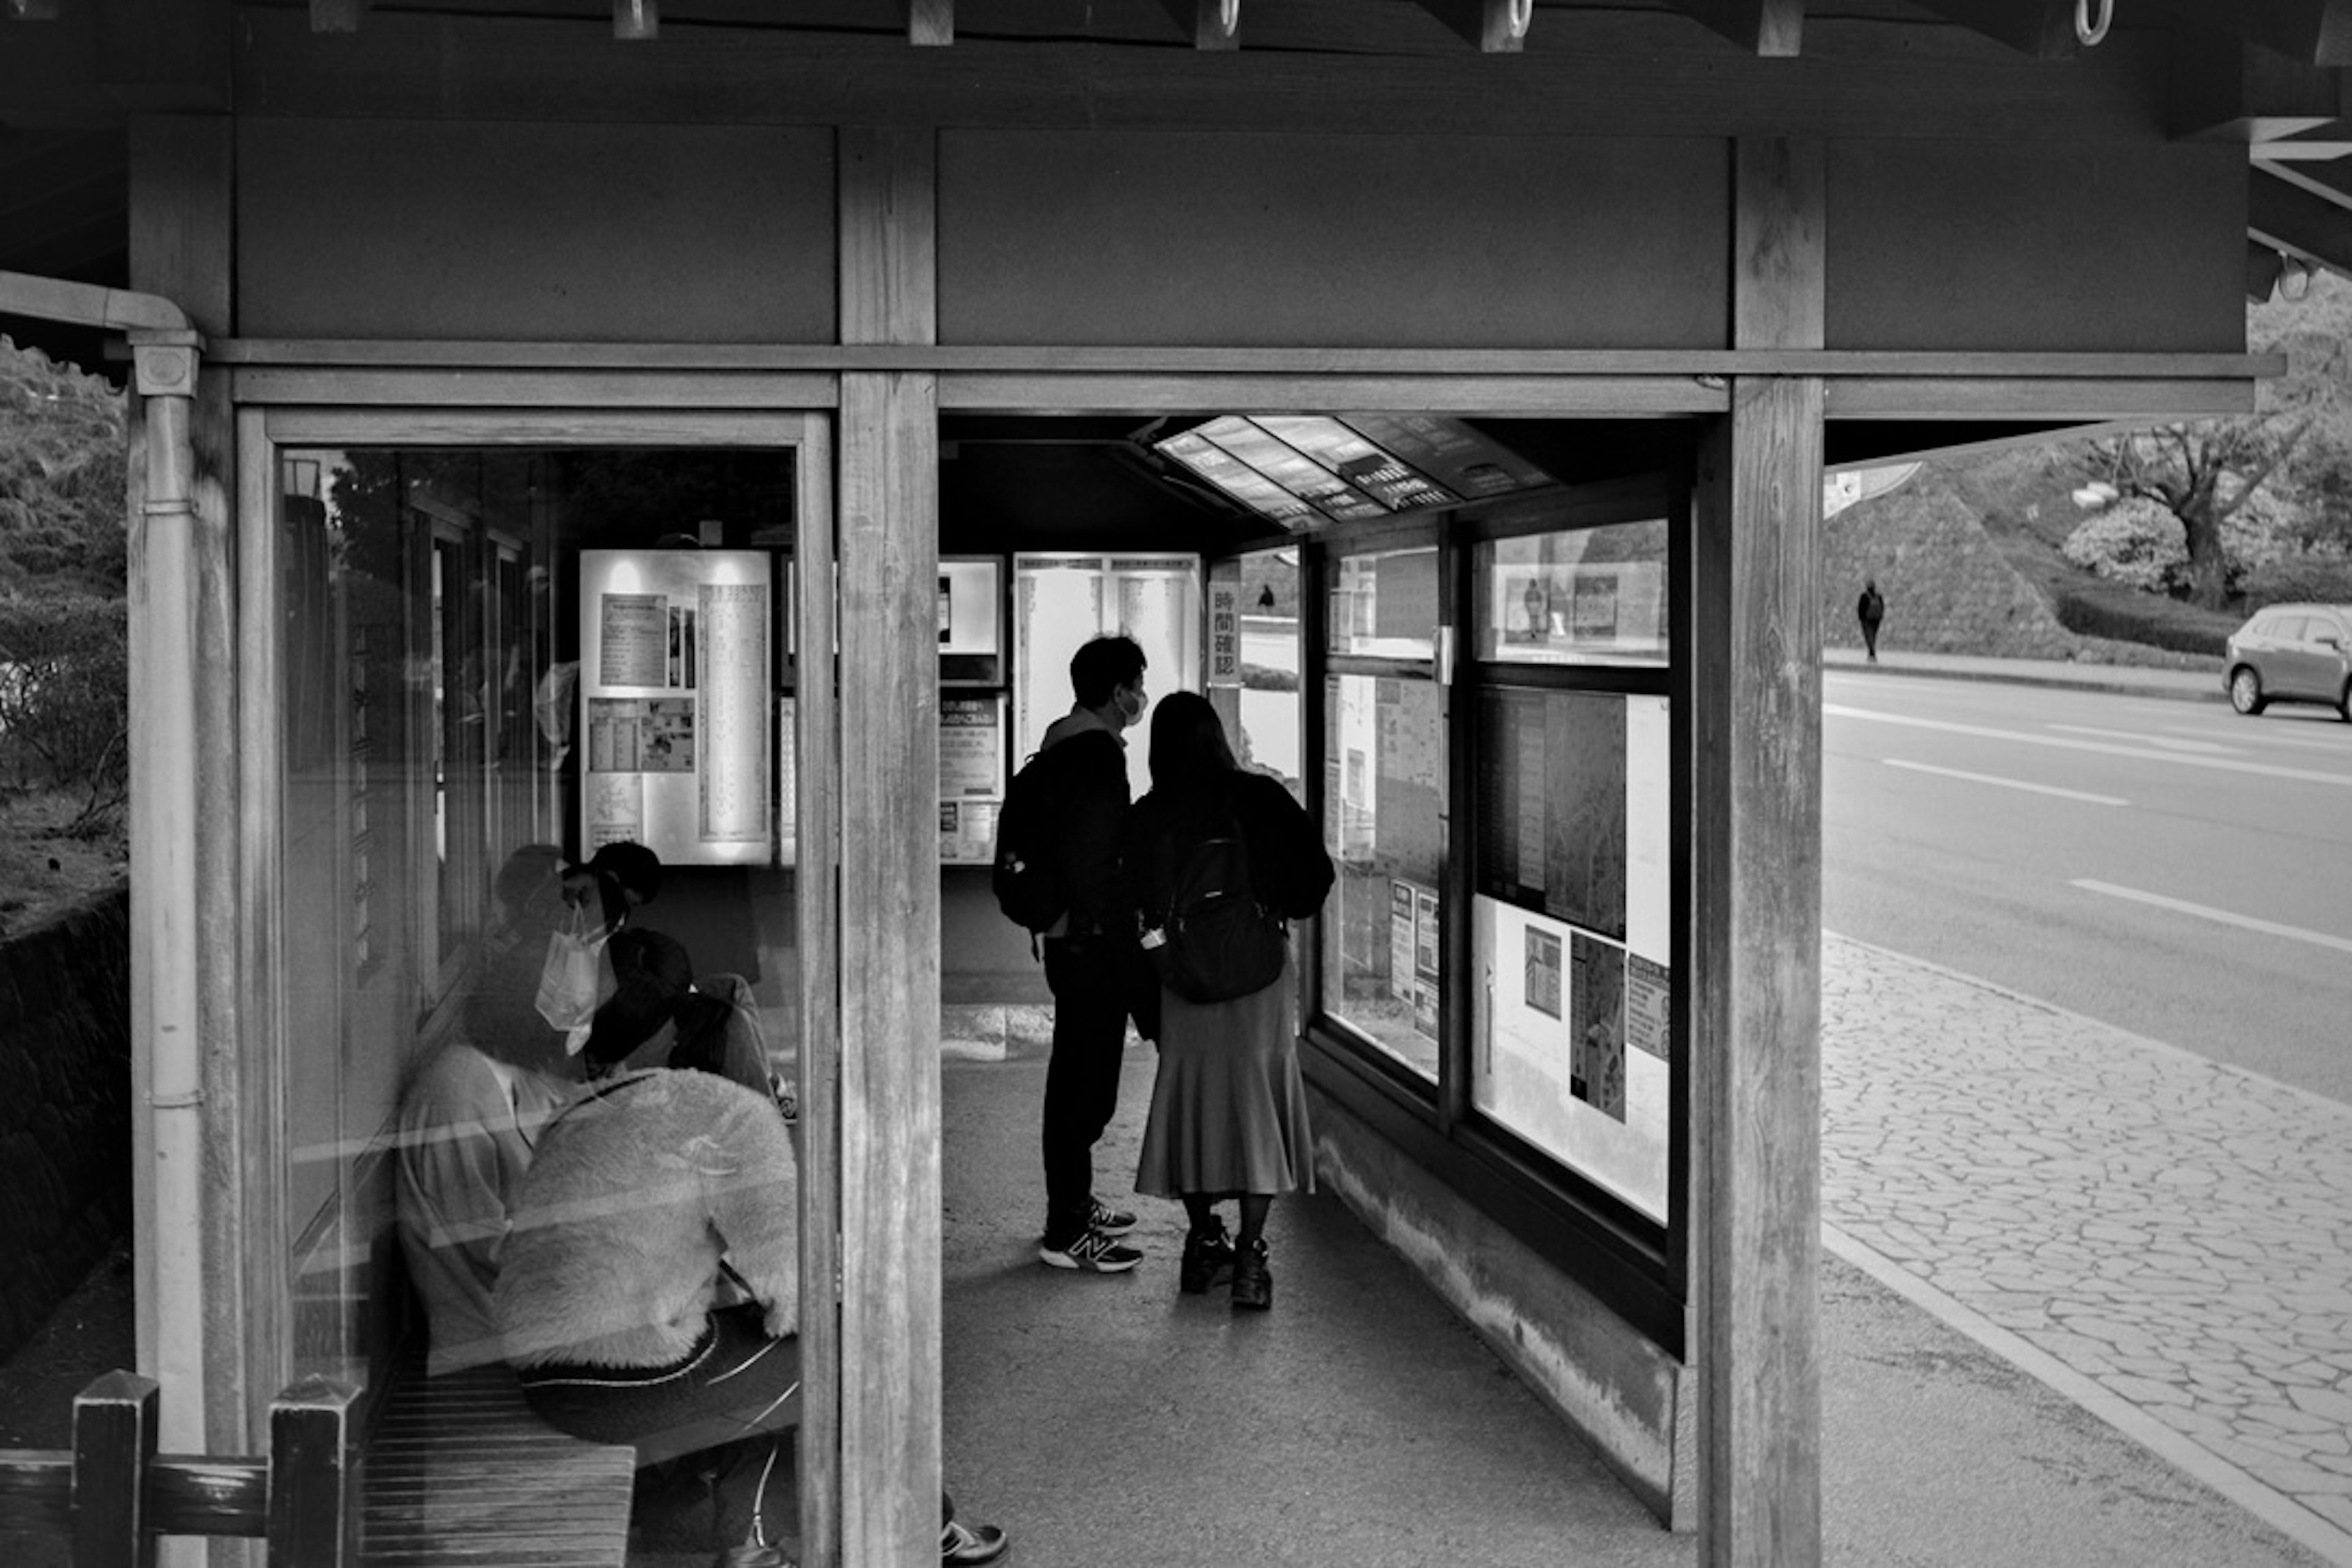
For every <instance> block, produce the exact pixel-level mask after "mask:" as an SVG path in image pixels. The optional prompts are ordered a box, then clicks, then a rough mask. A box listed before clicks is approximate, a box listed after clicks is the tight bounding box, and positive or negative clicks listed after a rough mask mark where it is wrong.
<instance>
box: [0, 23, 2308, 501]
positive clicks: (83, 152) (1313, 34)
mask: <svg viewBox="0 0 2352 1568" xmlns="http://www.w3.org/2000/svg"><path fill="white" fill-rule="evenodd" d="M0 18H5V19H0V270H7V271H17V272H26V273H32V274H37V275H40V276H46V277H55V278H61V279H72V280H77V281H87V282H92V283H99V284H102V285H105V286H107V287H114V288H121V287H127V286H128V282H129V273H130V267H129V247H128V242H127V238H126V236H127V234H128V217H127V214H128V209H129V206H130V185H129V174H128V159H127V158H126V156H125V153H124V147H125V127H126V124H127V122H128V120H129V117H130V116H131V115H133V114H135V113H142V112H222V111H226V110H231V109H234V110H235V111H236V112H237V113H238V114H240V115H243V116H265V117H266V116H296V117H300V116H321V117H339V116H340V117H377V118H415V117H448V118H471V119H500V118H510V119H518V120H523V119H539V120H549V121H564V120H572V121H577V120H579V119H581V118H583V116H595V115H602V116H603V117H605V118H635V119H643V120H647V121H662V122H690V121H705V122H712V123H803V124H814V123H833V124H857V123H882V124H887V123H921V122H926V121H936V120H937V119H938V117H939V116H940V109H939V108H938V106H939V105H940V103H942V102H945V101H951V102H952V104H953V110H952V115H953V122H954V123H956V124H960V125H982V126H1084V127H1133V126H1153V127H1169V126H1176V127H1213V128H1216V129H1219V130H1253V131H1268V132H1286V131H1297V132H1346V133H1363V134H1381V133H1397V134H1412V133H1438V132H1487V133H1503V134H1510V133H1527V134H1543V135H1580V134H1590V135H1628V134H1632V135H1652V134H1654V135H1685V136H1689V135H1703V136H1717V137H1737V136H1750V135H1773V136H1786V135H1793V136H1819V137H1824V138H1841V137H1843V138H1945V139H1962V140H1982V141H1988V142H1990V141H2010V142H2018V141H2033V142H2042V143H2044V144H2056V145H2067V146H2079V147H2081V148H2082V149H2083V150H2084V155H2085V156H2094V155H2095V153H2096V152H2097V150H2098V149H2099V148H2100V147H2102V146H2105V145H2124V144H2136V145H2146V144H2147V143H2148V142H2150V141H2162V140H2167V139H2171V140H2193V141H2201V142H2224V143H2230V144H2235V145H2242V146H2243V147H2244V148H2245V149H2246V154H2247V157H2248V159H2249V163H2250V174H2249V181H2248V196H2247V211H2246V213H2245V214H2244V216H2243V221H2244V225H2245V229H2246V233H2247V236H2248V270H2247V277H2248V289H2249V292H2250V293H2251V294H2252V295H2254V296H2256V297H2261V296H2263V295H2266V294H2267V293H2268V291H2269V290H2270V289H2271V288H2272V287H2273V285H2274V284H2275V282H2276V281H2277V279H2279V277H2280V276H2281V275H2282V273H2283V272H2284V271H2285V270H2287V269H2289V268H2303V267H2326V268H2333V269H2336V270H2338V271H2343V272H2346V273H2347V275H2352V175H2347V174H2344V173H2343V172H2342V170H2343V169H2344V168H2346V167H2347V166H2352V165H2346V164H2344V163H2342V162H2341V160H2342V159H2343V158H2344V157H2345V156H2346V155H2347V154H2352V115H2347V113H2346V112H2345V110H2344V106H2343V70H2342V68H2343V66H2344V65H2345V64H2346V63H2347V60H2352V0H1917V3H1906V0H1835V3H1832V0H1651V3H1649V4H1642V3H1640V0H1633V3H1623V0H1621V3H1618V4H1599V3H1586V0H1543V3H1540V4H1538V3H1534V0H1091V3H1087V0H966V4H965V5H963V6H962V7H961V9H959V8H958V7H957V6H956V5H955V4H954V0H904V3H903V4H902V5H900V6H898V8H897V9H896V10H895V11H891V10H887V9H882V8H877V7H875V6H873V5H870V4H869V3H867V0H612V3H610V4H607V3H605V0H499V4H497V5H491V4H488V0H411V3H404V4H402V5H399V6H397V7H394V6H391V5H383V6H380V7H374V8H372V7H371V6H370V5H369V3H368V0H308V3H307V4H305V3H303V0H282V3H278V4H243V5H239V4H236V0H193V3H188V0H183V3H179V4H167V3H164V0H0ZM1496 57H1509V58H1496ZM600 106H603V107H600ZM2160 218H2161V215H2153V220H2154V221H2155V222H2156V223H2157V226H2158V229H2159V231H2160V227H2161V223H2160ZM2131 242H2132V241H2131V238H2130V237H2126V236H2119V237H2117V243H2118V244H2119V245H2124V244H2129V243H2131ZM0 331H11V332H12V333H14V335H16V336H17V337H18V338H19V340H20V341H30V342H36V343H38V344H40V345H42V346H45V347H48V348H50V349H52V350H53V351H55V352H58V353H61V354H63V355H67V356H69V357H72V358H75V359H76V360H78V361H79V362H80V363H84V364H86V365H90V366H93V367H96V366H99V365H100V364H102V363H105V362H104V358H103V355H104V352H105V351H104V349H103V346H102V345H101V343H100V341H99V340H98V338H97V337H96V336H95V335H93V334H92V333H90V332H89V331H86V330H79V329H70V328H58V327H53V326H47V325H44V324H41V323H36V322H32V321H28V320H27V319H26V318H22V317H6V316H0ZM579 347H580V346H579V345H555V346H551V352H550V354H549V358H550V360H551V362H552V360H553V359H554V358H555V357H556V356H555V353H554V350H555V349H557V348H560V349H561V352H562V360H563V363H566V364H568V365H571V366H572V367H575V368H576V367H578V366H580V365H581V364H582V363H583V360H582V359H581V357H580V353H579V352H578V350H579ZM526 352H527V346H526ZM631 352H632V355H633V359H634V360H635V362H636V363H643V359H644V355H645V353H646V351H645V350H643V349H642V348H641V349H637V350H633V351H631ZM679 352H681V353H689V352H691V353H701V354H704V355H708V354H709V351H707V350H703V351H679ZM770 352H771V353H772V354H774V355H779V356H781V357H780V358H779V359H778V362H777V363H786V362H789V363H792V364H793V365H795V366H798V367H802V368H805V369H808V370H811V371H817V372H824V371H829V370H832V369H837V368H840V367H841V366H842V365H845V364H846V363H848V361H847V359H846V358H845V354H846V353H847V352H848V351H841V350H824V349H815V350H809V351H805V352H803V351H770ZM1194 352H1196V353H1197V352H1206V351H1194ZM931 353H932V354H933V356H934V359H935V361H936V363H935V364H933V365H932V366H931V367H932V368H938V369H940V370H941V371H942V373H943V374H948V375H949V376H950V381H949V383H948V384H947V390H950V391H953V390H954V389H955V388H956V387H958V386H959V385H961V386H963V387H966V388H967V389H968V390H969V392H970V395H971V396H972V397H973V398H975V400H976V401H978V402H980V403H983V404H984V403H986V402H987V401H988V399H989V397H990V396H991V395H992V394H990V393H989V392H987V391H986V390H985V388H987V387H988V386H990V385H996V386H1000V387H1002V386H1003V385H1006V384H1008V382H1007V378H1008V377H1009V378H1010V384H1015V385H1018V384H1024V382H1028V383H1034V378H1035V376H1036V375H1038V374H1052V375H1064V374H1097V375H1098V374H1105V373H1103V372H1099V371H1097V370H1094V369H1092V368H1090V367H1081V368H1078V369H1072V368H1071V367H1070V365H1069V364H1068V363H1067V362H1066V361H1060V362H1055V363H1021V362H1022V358H1023V356H1022V355H1020V354H1019V353H1017V352H1009V351H1001V350H1000V351H993V352H992V353H977V352H975V353H967V354H965V355H964V357H963V359H961V360H959V359H957V357H956V356H957V354H958V353H959V351H957V350H954V349H951V348H942V349H940V350H936V351H931ZM1041 353H1042V351H1041ZM431 355H432V346H431V345H413V346H412V351H411V357H412V358H418V359H420V360H422V361H428V362H429V360H430V358H431ZM215 357H225V358H227V359H229V360H231V361H233V362H239V363H247V364H250V365H253V366H255V367H256V374H261V372H260V369H259V367H261V366H262V365H264V364H265V363H269V362H272V361H277V362H289V361H291V360H299V359H305V358H307V359H310V360H311V361H313V362H316V363H324V362H325V360H328V359H331V358H333V357H335V356H334V354H333V353H332V352H331V350H324V349H322V347H321V346H318V345H313V346H310V347H308V348H299V347H292V346H289V345H277V346H274V347H273V346H270V345H260V344H257V345H251V346H249V347H246V348H239V347H237V346H236V345H232V344H226V343H216V344H215ZM361 357H362V359H363V358H364V357H365V356H364V355H362V356H361ZM1038 357H1039V356H1030V358H1031V359H1032V360H1035V359H1037V358H1038ZM1669 358H1670V359H1671V363H1669ZM1129 361H1130V363H1128V364H1127V366H1126V369H1127V370H1128V372H1129V373H1130V374H1132V373H1136V372H1138V371H1139V370H1142V369H1148V368H1149V367H1147V366H1140V365H1139V364H1137V363H1132V361H1133V356H1129ZM1685 362H1687V363H1685ZM1202 363H1209V362H1202ZM1216 363H1223V364H1224V365H1225V366H1226V367H1227V368H1228V370H1229V371H1230V372H1231V374H1234V375H1236V376H1237V377H1240V378H1242V379H1241V380H1240V382H1239V383H1238V384H1236V386H1235V387H1234V391H1235V392H1236V393H1237V394H1247V393H1249V392H1251V391H1252V390H1253V387H1254V386H1260V387H1261V389H1262V387H1263V385H1264V384H1256V383H1252V382H1251V381H1249V380H1248V377H1249V376H1250V375H1251V374H1254V372H1255V367H1253V366H1251V365H1249V364H1248V363H1245V362H1244V361H1242V360H1235V359H1230V358H1229V359H1227V360H1225V361H1222V362H1216ZM1314 363H1322V362H1320V361H1318V360H1316V359H1314V358H1313V356H1309V355H1293V356H1290V357H1289V358H1288V359H1287V360H1285V361H1284V362H1282V363H1280V364H1279V365H1275V364H1272V363H1269V364H1268V366H1267V369H1268V371H1269V372H1270V373H1271V374H1274V375H1276V383H1274V384H1279V377H1280V376H1282V375H1284V374H1300V373H1302V372H1303V371H1304V370H1305V369H1307V368H1308V367H1310V366H1311V365H1312V364H1314ZM1773 363H1774V368H1777V369H1779V370H1780V371H1783V372H1789V371H1803V372H1807V373H1814V374H1823V375H1825V376H1827V377H1829V378H1830V392H1829V401H1828V412H1829V414H1830V416H1832V420H1833V422H1834V423H1835V425H1837V426H1843V428H1844V429H1845V431H1846V432H1847V435H1846V437H1845V439H1844V442H1843V445H1844V447H1845V448H1846V451H1845V452H1844V453H1843V454H1841V451H1840V450H1839V447H1840V442H1839V441H1837V440H1835V439H1833V440H1832V452H1831V457H1832V461H1836V460H1840V459H1841V457H1842V455H1843V457H1845V458H1860V457H1866V456H1869V455H1871V454H1872V453H1873V452H1879V451H1894V450H1900V449H1905V448H1906V447H1916V446H1919V445H1945V444H1950V442H1948V441H1947V440H1946V439H1945V437H1951V438H1952V440H1954V441H1958V440H1965V439H1968V438H1969V437H1970V436H1971V435H1973V434H1977V433H1998V429H1997V428H1996V426H1994V425H1990V424H1982V422H1984V421H1987V420H1997V421H2000V422H2001V423H2000V425H1999V426H1998V428H2010V427H2027V426H2035V425H2063V424H2066V423H2069V422H2074V421H2078V420H2082V419H2085V418H2095V417H2114V416H2130V415H2134V414H2142V413H2144V414H2146V415H2147V416H2158V415H2168V414H2197V413H2227V412H2233V411H2236V410H2237V409H2239V408H2242V407H2243V406H2246V405H2247V403H2248V400H2249V399H2250V397H2251V392H2250V385H2249V384H2250V383H2251V381H2252V378H2253V377H2255V376H2257V375H2260V374H2264V373H2265V371H2266V370H2267V369H2268V368H2270V367H2269V365H2268V364H2267V362H2262V361H2256V360H2251V359H2245V358H2242V357H2241V358H2238V359H2236V360H2234V361H2230V359H2229V356H2192V357H2188V358H2184V357H2183V356H2179V355H2170V354H2168V355H2162V356H2147V358H2146V359H2143V360H2139V361H2137V362H2135V361H2134V360H2133V358H2132V356H2129V355H2104V356H2032V355H2027V356H2021V355H2016V354H2003V355H1999V356H1986V357H1985V359H1984V361H1983V362H1982V363H1969V361H1968V359H1967V357H1966V356H1951V355H1940V356H1939V355H1897V356H1891V357H1887V356H1878V357H1874V356H1870V355H1853V354H1845V355H1837V354H1831V355H1826V356H1817V357H1816V358H1813V359H1809V360H1806V361H1805V363H1803V364H1802V365H1799V364H1797V363H1795V362H1793V361H1791V362H1789V363H1782V362H1781V361H1780V360H1775V361H1774V362H1773ZM708 368H712V369H715V370H719V371H723V370H725V368H726V367H725V366H724V365H723V364H720V365H713V366H709V367H708ZM1416 368H1419V369H1422V370H1424V371H1432V372H1435V371H1442V372H1443V373H1444V374H1465V375H1476V376H1485V377H1488V378H1491V379H1490V380H1489V382H1488V383H1487V385H1488V386H1489V388H1490V389H1491V390H1492V392H1493V393H1494V395H1495V401H1496V405H1497V406H1498V409H1499V410H1501V411H1505V412H1510V411H1516V405H1517V403H1518V402H1519V401H1520V395H1519V392H1518V389H1517V382H1518V381H1519V380H1523V379H1525V378H1556V377H1558V376H1560V375H1563V374H1575V375H1580V376H1587V377H1590V378H1591V381H1590V385H1591V388H1592V390H1593V391H1594V393H1595V394H1596V395H1606V396H1610V397H1618V398H1623V399H1630V400H1632V401H1631V404H1630V406H1626V407H1625V411H1627V412H1636V413H1639V412H1651V411H1654V412H1659V413H1666V412H1677V411H1684V410H1685V409H1702V408H1704V407H1706V406H1707V405H1708V404H1709V398H1710V396H1711V395H1717V394H1718V393H1719V382H1720V378H1722V377H1724V376H1726V375H1729V374H1751V373H1756V372H1759V371H1760V370H1763V369H1765V368H1767V367H1765V366H1763V365H1762V364H1760V363H1755V362H1754V356H1753V355H1752V354H1750V355H1742V354H1738V353H1733V352H1731V351H1729V350H1726V351H1724V352H1723V353H1718V354H1714V355H1690V354H1684V355H1678V356H1668V357H1660V356H1651V357H1650V358H1648V359H1646V360H1642V361H1640V362H1639V363H1636V361H1635V360H1633V359H1631V358H1621V359H1618V360H1615V361H1612V360H1610V359H1609V358H1608V357H1607V356H1605V355H1602V356H1596V355H1584V356H1579V355H1577V354H1575V353H1565V352H1563V353H1549V354H1535V355H1534V356H1533V357H1522V358H1520V359H1517V360H1513V361H1496V360H1495V359H1494V358H1493V357H1492V356H1486V357H1485V358H1483V359H1477V360H1473V359H1470V358H1467V357H1463V356H1457V357H1456V358H1455V359H1454V361H1452V362H1449V363H1444V364H1443V365H1438V364H1434V363H1432V364H1427V365H1423V366H1419V367H1416V366H1415V365H1414V364H1413V363H1411V362H1410V361H1409V360H1408V359H1406V358H1405V357H1402V356H1389V357H1388V358H1387V359H1386V360H1383V361H1381V362H1379V363H1373V361H1372V360H1371V359H1370V358H1368V359H1366V360H1365V361H1364V363H1363V365H1362V369H1363V371H1364V374H1367V375H1373V376H1377V375H1391V376H1393V375H1398V374H1407V373H1410V372H1412V371H1413V370H1414V369H1416ZM959 377H961V378H962V379H961V380H959V379H957V378H959ZM2021 381H2022V382H2023V383H2026V384H2028V385H2027V387H2026V388H2025V390H2022V391H2021V390H2020V384H2021ZM1996 388H2000V389H2002V390H2000V393H1999V395H1995V390H1994V389H1996ZM1005 395H1014V396H1017V395H1020V394H1005ZM1558 395H1559V394H1558V388H1557V386H1556V385H1552V386H1550V387H1548V388H1547V389H1546V391H1545V397H1546V399H1547V400H1548V402H1547V405H1548V406H1552V407H1555V408H1556V407H1558V406H1559V403H1558ZM1110 400H1111V401H1114V402H1115V401H1117V398H1116V396H1115V395H1112V396H1111V398H1110ZM1235 401H1236V402H1237V403H1239V402H1241V401H1244V399H1243V398H1242V397H1238V396H1237V397H1236V398H1235ZM1089 406H1091V405H1089ZM1922 421H1926V422H1931V423H1934V422H1941V423H1943V424H1944V425H1946V426H1949V427H1948V428H1944V429H1939V430H1935V431H1932V432H1929V433H1928V434H1929V435H1932V437H1934V438H1933V439H1932V440H1930V439H1927V438H1926V437H1923V435H1922V434H1921V433H1920V432H1919V431H1917V430H1915V429H1914V428H1913V426H1916V425H1917V424H1918V423H1919V422H1922ZM1979 425H1981V432H1979Z"/></svg>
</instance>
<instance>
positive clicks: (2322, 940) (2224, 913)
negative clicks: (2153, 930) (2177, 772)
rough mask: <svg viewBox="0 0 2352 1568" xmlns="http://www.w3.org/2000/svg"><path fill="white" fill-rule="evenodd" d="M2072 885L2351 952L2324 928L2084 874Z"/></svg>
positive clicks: (2348, 940) (2347, 941) (2351, 941)
mask: <svg viewBox="0 0 2352 1568" xmlns="http://www.w3.org/2000/svg"><path fill="white" fill-rule="evenodd" d="M2073 885H2074V887H2077V888H2080V889H2083V890H2084V891H2085V892H2091V893H2105V894H2106V895H2107V896H2108V897H2109V898H2112V899H2129V900H2132V901H2133V902H2135V903H2141V904H2154V905H2155V906H2156V907H2157V908H2158V909H2160V910H2173V911H2174V912H2175V913H2178V914H2184V915H2195V916H2196V917H2197V918H2198V919H2199V920H2206V921H2214V922H2215V923H2216V924H2219V925H2225V926H2237V927H2240V928H2241V929H2242V930H2245V931H2261V932H2262V933H2263V935H2264V936H2283V937H2285V938H2287V939H2288V940H2290V941H2293V942H2310V943H2311V944H2312V945H2313V946H2315V947H2332V948H2334V949H2336V951H2337V952H2352V937H2342V936H2330V935H2329V934H2328V933H2327V932H2326V931H2305V930H2304V929H2303V928H2302V927H2301V926H2290V925H2281V924H2279V922H2278V921H2265V920H2257V919H2255V918H2254V917H2253V916H2252V915H2241V914H2232V913H2231V911H2229V910H2217V909H2212V908H2210V907H2208V906H2206V905H2204V904H2192V903H2190V902H2189V901H2188V900H2186V899H2168V898H2166V897H2165V896H2164V895H2163V894H2162V893H2144V892H2142V891H2140V890H2139V889H2137V888H2118V887H2116V885H2115V884H2114V883H2113V882H2098V881H2093V880H2092V879H2089V878H2087V877H2077V878H2075V879H2074V883H2073Z"/></svg>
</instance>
